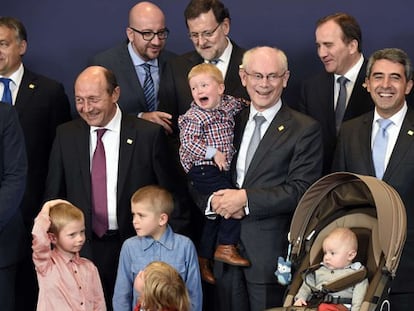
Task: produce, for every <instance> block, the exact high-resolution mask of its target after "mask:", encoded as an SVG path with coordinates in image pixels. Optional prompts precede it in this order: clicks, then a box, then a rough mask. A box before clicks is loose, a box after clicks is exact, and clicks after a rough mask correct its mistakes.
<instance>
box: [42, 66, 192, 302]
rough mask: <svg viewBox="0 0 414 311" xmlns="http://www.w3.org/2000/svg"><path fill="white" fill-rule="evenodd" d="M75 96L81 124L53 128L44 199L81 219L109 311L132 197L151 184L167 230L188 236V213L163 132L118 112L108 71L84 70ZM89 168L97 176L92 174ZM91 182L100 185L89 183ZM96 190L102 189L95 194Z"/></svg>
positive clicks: (129, 229)
mask: <svg viewBox="0 0 414 311" xmlns="http://www.w3.org/2000/svg"><path fill="white" fill-rule="evenodd" d="M74 89H75V104H76V110H77V111H78V113H79V115H80V117H81V118H79V119H76V120H73V121H71V122H68V123H65V124H63V125H62V126H60V127H59V128H58V129H57V132H56V138H55V141H54V143H53V148H52V151H51V155H50V162H49V174H48V178H47V184H46V186H47V187H46V199H54V198H65V199H67V200H69V201H70V202H72V203H73V204H75V205H76V206H77V207H79V208H80V209H81V210H82V211H83V213H84V214H85V226H86V237H87V240H86V243H85V246H84V248H83V252H84V254H85V256H86V257H88V258H91V259H92V260H93V262H94V263H95V264H96V266H97V267H98V271H99V273H100V275H101V280H102V285H103V288H104V293H105V299H106V303H107V307H108V309H109V310H111V305H112V302H111V299H112V293H113V289H114V284H115V276H116V267H117V265H118V255H119V252H120V249H121V245H122V242H123V241H124V240H125V239H127V238H129V237H130V236H132V235H134V234H135V232H134V230H133V227H132V225H131V210H130V198H131V196H132V194H133V193H134V192H135V191H136V190H137V189H138V188H140V187H143V186H146V185H150V184H156V185H160V186H162V187H164V188H166V189H168V190H169V191H170V192H171V193H173V195H174V199H175V201H174V202H175V203H176V204H175V206H174V212H173V213H172V217H171V222H170V224H171V226H172V228H173V229H174V231H176V232H180V233H185V234H188V231H186V230H187V229H186V228H187V227H186V226H187V224H188V222H187V219H186V215H185V214H186V213H185V212H184V211H183V210H182V209H181V208H187V204H186V203H185V202H183V200H186V196H185V195H184V194H183V192H184V190H185V185H183V184H180V183H179V181H178V177H177V172H176V171H175V170H174V165H172V163H171V162H170V161H171V160H170V157H169V156H168V147H167V141H166V135H165V131H164V130H163V128H162V127H161V126H160V125H158V124H155V123H152V122H148V121H146V120H142V119H140V118H136V117H135V116H131V115H128V114H125V113H123V112H122V110H121V109H120V108H119V106H118V104H117V101H118V99H119V96H120V93H121V89H120V87H119V86H118V84H117V81H116V78H115V76H114V74H113V73H112V72H111V71H109V70H108V69H106V68H104V67H100V66H92V67H88V68H86V69H85V70H84V71H83V72H81V73H80V74H79V76H78V77H77V79H76V81H75V88H74ZM100 133H103V135H102V136H99V134H100ZM98 151H99V152H98ZM96 154H98V155H100V156H101V158H100V160H96ZM95 165H97V166H98V169H97V170H96V171H97V172H98V173H102V174H101V175H100V176H98V175H99V174H95V169H94V167H95ZM95 177H102V180H103V181H102V182H101V183H95ZM95 186H101V188H100V189H99V190H96V189H97V188H96V187H95ZM95 190H96V191H95Z"/></svg>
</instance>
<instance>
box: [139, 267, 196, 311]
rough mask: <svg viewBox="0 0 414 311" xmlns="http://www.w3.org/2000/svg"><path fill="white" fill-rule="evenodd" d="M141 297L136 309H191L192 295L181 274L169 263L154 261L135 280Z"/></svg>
mask: <svg viewBox="0 0 414 311" xmlns="http://www.w3.org/2000/svg"><path fill="white" fill-rule="evenodd" d="M134 288H135V290H136V291H137V292H139V293H140V298H139V301H138V303H137V305H136V306H135V309H134V311H140V310H157V311H190V297H189V296H188V291H187V288H186V287H185V283H184V281H183V279H182V278H181V276H180V274H179V273H178V272H177V270H175V269H174V268H173V267H171V266H170V265H169V264H167V263H165V262H162V261H154V262H152V263H150V264H149V265H148V266H146V267H145V269H144V270H141V271H140V272H139V273H138V275H137V277H136V278H135V281H134Z"/></svg>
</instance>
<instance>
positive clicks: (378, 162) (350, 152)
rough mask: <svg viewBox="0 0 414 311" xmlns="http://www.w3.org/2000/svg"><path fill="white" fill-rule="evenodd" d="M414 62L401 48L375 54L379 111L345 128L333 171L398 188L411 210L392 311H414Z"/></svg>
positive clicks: (371, 65)
mask: <svg viewBox="0 0 414 311" xmlns="http://www.w3.org/2000/svg"><path fill="white" fill-rule="evenodd" d="M411 78H412V68H411V61H410V59H409V58H408V56H407V54H406V53H405V52H404V51H402V50H399V49H395V48H392V49H383V50H379V51H376V52H374V53H373V54H372V55H371V57H370V58H369V60H368V65H367V73H366V79H365V83H366V86H367V90H368V92H369V93H370V95H371V98H372V100H373V101H374V103H375V110H374V111H372V112H368V113H366V114H364V115H362V116H360V117H358V118H356V119H353V120H350V121H347V122H345V123H344V124H343V126H342V129H341V131H340V133H339V137H338V145H337V149H336V152H335V157H334V162H333V168H334V170H335V171H349V172H353V173H357V174H363V175H372V176H377V178H379V179H382V180H384V181H385V182H387V183H388V184H390V185H391V186H393V187H394V188H395V189H396V190H397V192H398V193H399V195H400V196H401V199H402V200H403V202H404V205H405V208H406V211H407V221H408V225H407V228H408V229H407V242H406V244H405V247H404V251H403V255H402V258H401V262H400V266H399V270H398V273H397V276H396V278H395V281H394V282H393V284H392V285H391V295H390V300H391V309H392V310H398V311H408V310H412V301H413V299H414V284H413V282H412V275H413V274H414V261H413V260H412V258H413V257H414V191H413V185H414V164H413V159H414V110H413V109H412V108H411V107H409V106H407V102H406V99H405V97H406V95H407V94H408V93H409V92H410V91H411V89H412V87H413V81H412V79H411Z"/></svg>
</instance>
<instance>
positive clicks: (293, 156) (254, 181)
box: [232, 105, 322, 283]
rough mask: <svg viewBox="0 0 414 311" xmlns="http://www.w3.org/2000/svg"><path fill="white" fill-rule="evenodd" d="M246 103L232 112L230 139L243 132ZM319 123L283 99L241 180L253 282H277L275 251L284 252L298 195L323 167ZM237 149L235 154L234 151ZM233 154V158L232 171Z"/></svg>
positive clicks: (243, 239)
mask: <svg viewBox="0 0 414 311" xmlns="http://www.w3.org/2000/svg"><path fill="white" fill-rule="evenodd" d="M248 116H249V108H246V109H244V110H243V111H242V112H241V113H240V114H239V115H238V116H237V117H236V127H235V135H234V145H235V147H236V149H237V150H239V149H240V144H241V141H242V137H243V132H244V128H245V126H246V123H247V120H248ZM321 148H322V138H321V133H320V126H319V124H318V123H317V122H316V121H314V120H312V119H311V118H309V117H308V116H305V115H303V114H301V113H299V112H296V111H294V110H292V109H291V108H289V107H287V106H286V105H282V108H281V109H280V111H279V112H278V113H277V114H276V116H275V118H274V119H273V121H272V123H271V124H270V126H269V128H268V130H267V131H266V133H265V134H264V136H263V138H262V140H261V141H260V144H259V146H258V148H257V150H256V152H255V154H254V156H253V159H252V161H251V163H250V167H249V170H248V171H247V173H246V176H245V179H244V184H243V185H242V186H241V188H243V189H246V191H247V197H248V204H249V209H250V214H249V215H248V216H246V217H245V218H243V220H242V221H241V243H242V245H243V247H244V249H245V252H246V255H247V258H248V259H249V260H250V261H251V267H249V268H245V269H244V271H245V275H246V278H247V280H248V281H249V282H253V283H277V279H276V277H275V276H274V274H273V272H274V271H275V268H276V263H275V261H276V259H277V257H278V256H286V254H287V245H288V240H287V234H288V232H289V228H290V221H291V218H292V215H293V212H294V210H295V208H296V205H297V203H298V201H299V199H300V198H301V197H302V195H303V193H304V192H305V190H306V189H307V188H308V187H309V186H310V185H311V184H312V183H313V182H315V181H316V180H317V179H318V178H319V177H320V176H321V172H322V153H321ZM236 155H238V154H237V153H236ZM236 162H237V156H236V157H235V158H234V160H233V163H232V171H233V172H234V173H235V174H234V178H236V170H235V165H236Z"/></svg>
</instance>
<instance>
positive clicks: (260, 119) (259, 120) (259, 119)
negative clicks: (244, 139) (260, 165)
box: [244, 114, 266, 172]
mask: <svg viewBox="0 0 414 311" xmlns="http://www.w3.org/2000/svg"><path fill="white" fill-rule="evenodd" d="M253 119H254V122H255V127H254V131H253V135H252V138H251V139H250V143H249V146H248V147H247V152H246V164H245V169H244V171H245V172H247V169H248V168H249V165H250V162H251V161H252V158H253V155H254V154H255V152H256V149H257V146H258V145H259V143H260V140H261V138H262V135H261V130H260V128H261V127H262V124H263V123H264V122H265V121H266V119H265V117H264V116H261V115H258V114H256V115H255V116H254V117H253Z"/></svg>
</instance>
